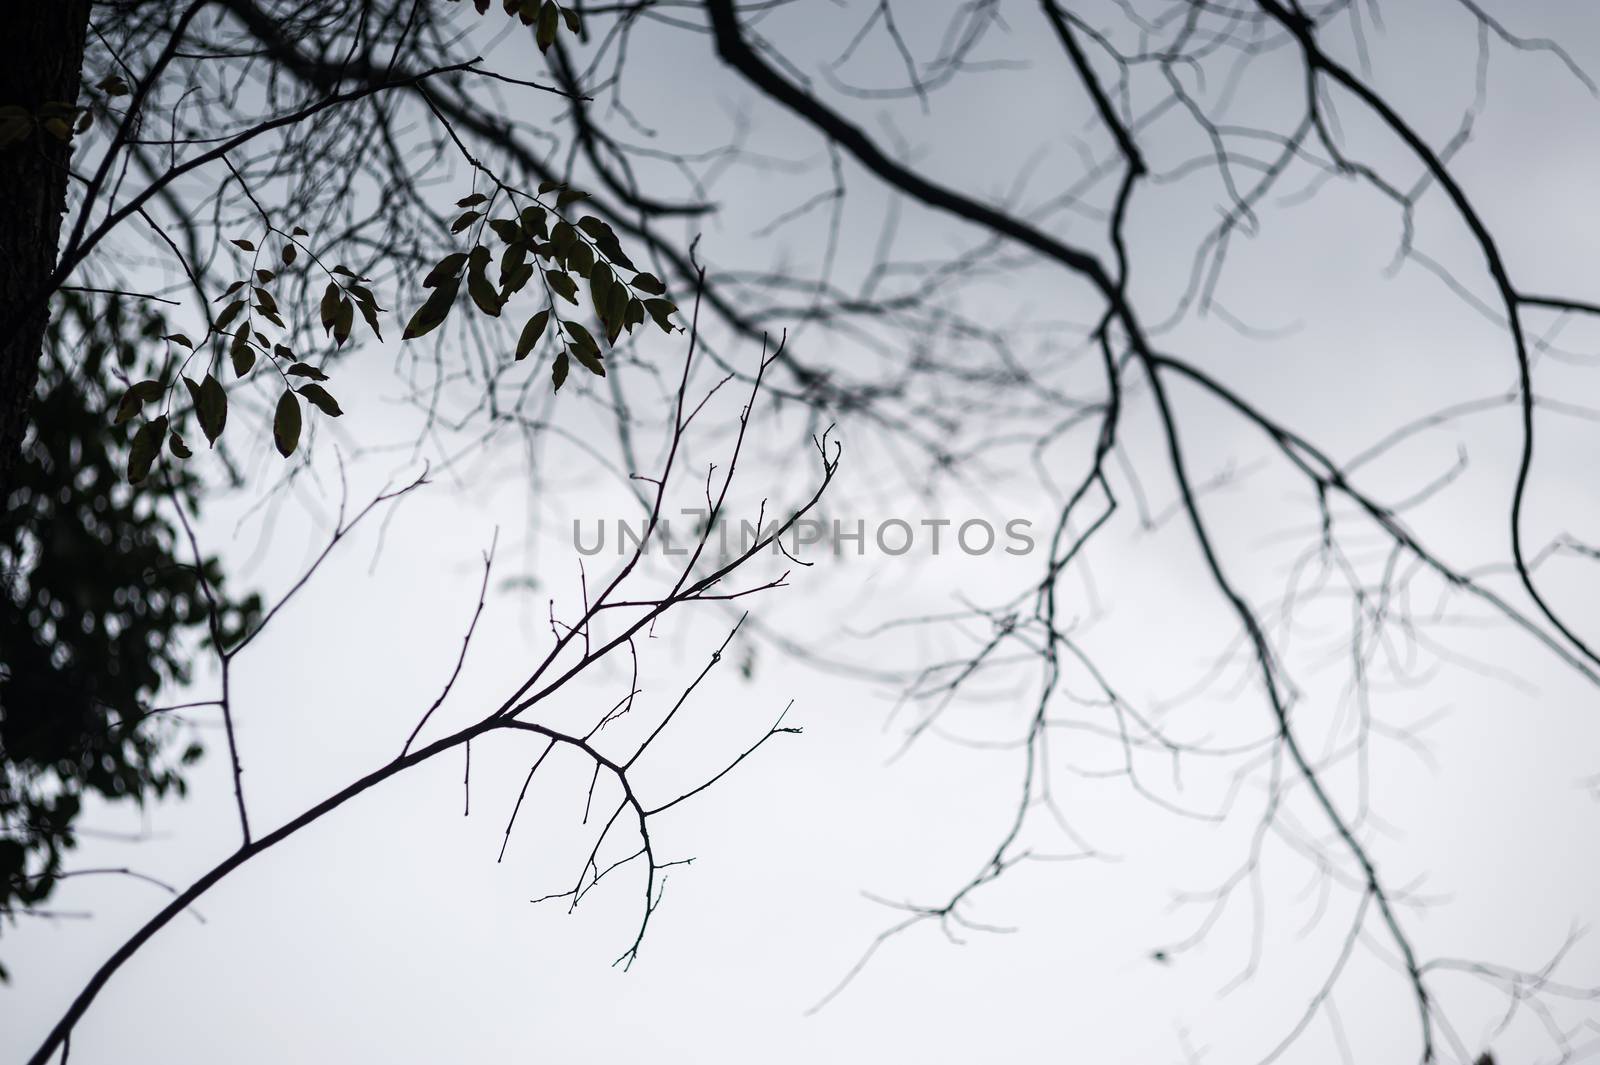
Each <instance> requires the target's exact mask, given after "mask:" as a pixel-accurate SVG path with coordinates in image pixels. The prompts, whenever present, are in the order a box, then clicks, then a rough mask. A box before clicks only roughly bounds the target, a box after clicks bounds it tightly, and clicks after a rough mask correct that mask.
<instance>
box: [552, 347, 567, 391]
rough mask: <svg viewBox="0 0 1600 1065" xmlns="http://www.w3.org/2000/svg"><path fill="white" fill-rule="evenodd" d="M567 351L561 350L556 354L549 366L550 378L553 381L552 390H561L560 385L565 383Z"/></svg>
mask: <svg viewBox="0 0 1600 1065" xmlns="http://www.w3.org/2000/svg"><path fill="white" fill-rule="evenodd" d="M568 369H569V367H568V365H567V353H566V352H565V351H562V352H560V353H558V354H557V355H556V361H555V362H554V363H553V364H552V365H551V367H550V379H551V380H552V381H554V382H555V386H556V387H555V388H554V389H553V391H556V392H559V391H561V386H562V385H564V384H566V383H567V370H568Z"/></svg>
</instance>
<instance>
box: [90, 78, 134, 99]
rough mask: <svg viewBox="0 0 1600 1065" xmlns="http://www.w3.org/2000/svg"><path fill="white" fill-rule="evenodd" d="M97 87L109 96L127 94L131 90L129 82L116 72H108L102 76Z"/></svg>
mask: <svg viewBox="0 0 1600 1065" xmlns="http://www.w3.org/2000/svg"><path fill="white" fill-rule="evenodd" d="M96 88H98V89H99V90H100V91H101V92H103V93H105V94H106V95H107V96H126V95H128V91H129V90H128V83H127V82H126V81H123V80H122V78H121V77H120V76H119V75H116V74H108V75H106V76H105V77H103V78H101V79H100V82H99V84H98V85H97V86H96Z"/></svg>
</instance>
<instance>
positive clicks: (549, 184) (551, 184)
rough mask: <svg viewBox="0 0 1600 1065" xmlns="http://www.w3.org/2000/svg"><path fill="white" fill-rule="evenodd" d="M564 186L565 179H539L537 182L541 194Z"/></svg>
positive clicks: (565, 185)
mask: <svg viewBox="0 0 1600 1065" xmlns="http://www.w3.org/2000/svg"><path fill="white" fill-rule="evenodd" d="M566 187H567V183H566V182H565V181H541V182H539V195H541V196H543V195H544V194H545V193H547V192H551V191H553V190H555V189H564V188H566Z"/></svg>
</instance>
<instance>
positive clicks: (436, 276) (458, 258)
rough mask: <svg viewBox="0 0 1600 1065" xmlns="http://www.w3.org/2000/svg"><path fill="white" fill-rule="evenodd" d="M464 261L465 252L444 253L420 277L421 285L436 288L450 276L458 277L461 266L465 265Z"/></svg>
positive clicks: (465, 258)
mask: <svg viewBox="0 0 1600 1065" xmlns="http://www.w3.org/2000/svg"><path fill="white" fill-rule="evenodd" d="M466 263H467V253H466V252H464V251H453V252H451V253H450V254H449V255H446V256H445V257H444V258H443V259H440V260H439V261H438V262H437V263H435V264H434V267H433V269H432V270H429V271H428V276H427V277H424V278H423V279H422V287H423V288H437V287H438V286H440V285H442V284H444V283H445V282H446V281H448V280H449V279H450V278H453V277H459V276H460V275H461V268H462V267H463V266H465V265H466Z"/></svg>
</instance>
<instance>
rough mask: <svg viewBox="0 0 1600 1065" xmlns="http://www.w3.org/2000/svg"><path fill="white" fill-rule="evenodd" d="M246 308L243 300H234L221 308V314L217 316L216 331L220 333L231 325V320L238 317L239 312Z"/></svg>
mask: <svg viewBox="0 0 1600 1065" xmlns="http://www.w3.org/2000/svg"><path fill="white" fill-rule="evenodd" d="M247 306H248V304H247V303H246V302H245V301H244V300H234V301H233V302H232V303H230V304H228V305H227V306H226V307H224V308H222V313H221V314H219V315H217V329H218V330H219V331H220V330H223V329H226V328H228V326H229V325H231V324H232V323H233V320H234V319H235V318H237V317H239V312H240V311H242V310H244V309H245V307H247Z"/></svg>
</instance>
